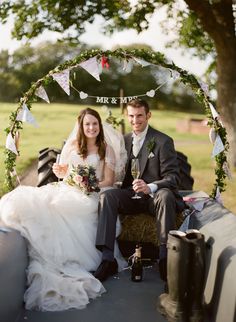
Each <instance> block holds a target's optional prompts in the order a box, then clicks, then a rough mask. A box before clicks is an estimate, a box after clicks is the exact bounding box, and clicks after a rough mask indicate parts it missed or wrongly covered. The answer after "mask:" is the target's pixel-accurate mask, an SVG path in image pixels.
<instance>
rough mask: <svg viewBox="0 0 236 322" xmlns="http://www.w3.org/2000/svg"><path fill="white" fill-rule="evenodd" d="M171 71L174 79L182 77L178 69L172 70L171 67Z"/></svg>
mask: <svg viewBox="0 0 236 322" xmlns="http://www.w3.org/2000/svg"><path fill="white" fill-rule="evenodd" d="M170 72H171V77H172V78H173V79H178V78H179V77H180V73H179V72H178V71H177V70H172V69H171V70H170Z"/></svg>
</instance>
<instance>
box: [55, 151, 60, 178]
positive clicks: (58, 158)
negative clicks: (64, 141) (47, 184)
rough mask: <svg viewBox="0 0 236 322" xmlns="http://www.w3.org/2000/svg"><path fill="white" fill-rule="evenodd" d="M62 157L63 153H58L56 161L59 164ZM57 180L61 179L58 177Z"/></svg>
mask: <svg viewBox="0 0 236 322" xmlns="http://www.w3.org/2000/svg"><path fill="white" fill-rule="evenodd" d="M60 158H61V154H60V153H58V154H57V158H56V162H55V163H56V164H59V163H60ZM57 181H58V182H59V181H60V178H58V179H57Z"/></svg>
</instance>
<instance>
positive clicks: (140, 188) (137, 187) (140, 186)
mask: <svg viewBox="0 0 236 322" xmlns="http://www.w3.org/2000/svg"><path fill="white" fill-rule="evenodd" d="M133 189H134V191H135V192H143V193H144V194H146V195H148V194H150V193H151V190H150V188H149V186H148V185H147V184H146V182H145V181H143V180H142V179H135V180H134V181H133Z"/></svg>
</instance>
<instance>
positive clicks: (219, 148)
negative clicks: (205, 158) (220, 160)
mask: <svg viewBox="0 0 236 322" xmlns="http://www.w3.org/2000/svg"><path fill="white" fill-rule="evenodd" d="M224 149H225V147H224V144H223V142H222V140H221V138H220V136H219V134H217V136H216V140H215V144H214V147H213V151H212V155H211V156H212V158H214V157H215V156H216V155H218V154H219V153H220V152H222V151H224Z"/></svg>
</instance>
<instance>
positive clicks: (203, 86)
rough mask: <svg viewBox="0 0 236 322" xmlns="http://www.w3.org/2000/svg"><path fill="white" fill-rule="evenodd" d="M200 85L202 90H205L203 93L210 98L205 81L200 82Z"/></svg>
mask: <svg viewBox="0 0 236 322" xmlns="http://www.w3.org/2000/svg"><path fill="white" fill-rule="evenodd" d="M198 83H199V85H200V87H201V89H202V90H203V92H204V93H205V94H206V95H207V96H209V86H208V84H207V83H204V82H203V81H198Z"/></svg>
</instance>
